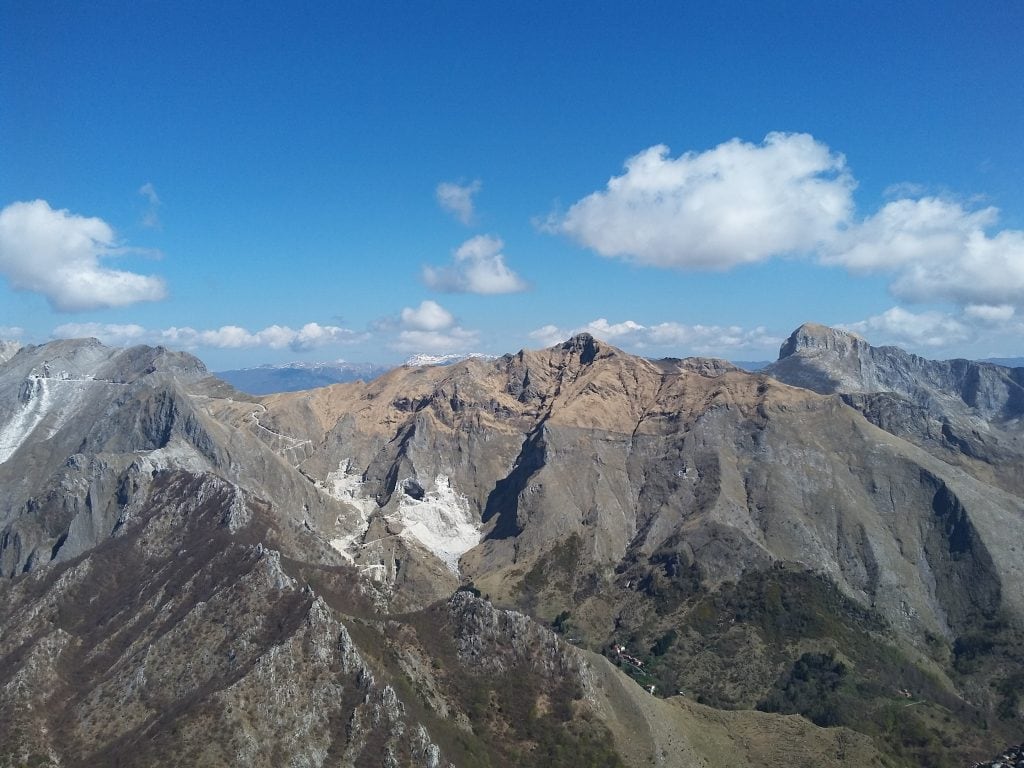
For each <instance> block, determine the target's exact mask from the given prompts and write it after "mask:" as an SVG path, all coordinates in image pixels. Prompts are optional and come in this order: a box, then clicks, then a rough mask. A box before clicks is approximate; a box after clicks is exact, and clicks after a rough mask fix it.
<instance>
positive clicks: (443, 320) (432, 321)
mask: <svg viewBox="0 0 1024 768" xmlns="http://www.w3.org/2000/svg"><path fill="white" fill-rule="evenodd" d="M401 317H402V324H403V325H405V326H406V327H408V328H411V329H413V330H418V331H440V330H443V329H445V328H449V327H451V326H452V325H453V324H454V323H455V318H454V317H452V313H451V312H449V311H448V310H447V309H445V308H444V307H442V306H441V305H440V304H438V303H437V302H436V301H431V300H430V299H427V300H426V301H423V302H421V303H420V305H419V306H418V307H416V308H415V309H413V308H412V307H405V308H404V309H403V310H402V314H401Z"/></svg>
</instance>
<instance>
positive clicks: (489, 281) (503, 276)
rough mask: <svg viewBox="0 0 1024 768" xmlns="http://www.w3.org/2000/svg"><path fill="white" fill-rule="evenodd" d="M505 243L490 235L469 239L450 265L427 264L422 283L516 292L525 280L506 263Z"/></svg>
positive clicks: (461, 289) (452, 290)
mask: <svg viewBox="0 0 1024 768" xmlns="http://www.w3.org/2000/svg"><path fill="white" fill-rule="evenodd" d="M504 247H505V243H504V242H502V241H501V239H500V238H497V237H492V236H490V235H478V236H477V237H473V238H470V239H469V240H467V241H466V242H464V243H463V244H462V245H460V246H459V248H458V249H457V250H456V251H455V263H454V264H452V265H451V266H450V267H424V268H423V282H425V283H426V284H427V286H429V287H430V288H433V289H434V290H437V291H445V292H448V293H480V294H497V293H517V292H519V291H525V290H526V288H527V287H528V286H527V284H526V282H525V281H524V280H523V279H522V278H520V277H519V275H517V274H516V273H515V272H513V271H512V270H511V269H509V268H508V266H507V265H506V264H505V256H504V254H502V252H501V251H502V249H503V248H504Z"/></svg>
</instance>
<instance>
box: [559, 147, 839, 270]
mask: <svg viewBox="0 0 1024 768" xmlns="http://www.w3.org/2000/svg"><path fill="white" fill-rule="evenodd" d="M668 152H669V149H668V147H666V146H664V145H657V146H654V147H651V148H649V149H647V150H644V151H643V152H641V153H639V154H638V155H635V156H633V157H631V158H630V159H629V160H627V161H626V166H625V173H623V174H622V175H621V176H616V177H613V178H612V179H611V180H610V181H609V182H608V185H607V188H606V189H605V190H603V191H599V192H594V193H593V194H591V195H588V196H587V197H585V198H583V199H582V200H580V201H578V202H577V203H576V204H575V205H573V206H572V207H571V208H569V210H568V212H567V213H566V214H565V215H564V216H561V217H558V216H554V217H552V218H551V219H549V221H548V223H547V226H548V228H549V229H551V230H554V231H557V232H562V233H564V234H567V235H569V236H570V237H572V238H574V239H575V240H577V241H578V242H579V243H581V244H583V245H585V246H587V247H589V248H592V249H594V250H595V251H597V252H598V253H599V254H601V255H602V256H608V257H620V258H624V259H627V260H629V261H634V262H637V263H640V264H647V265H652V266H659V267H676V268H681V269H728V268H730V267H733V266H736V265H738V264H744V263H751V262H758V261H763V260H765V259H768V258H770V257H772V256H776V255H784V254H792V253H802V252H809V251H811V250H813V249H814V248H815V247H817V246H818V245H819V244H820V243H822V242H825V241H828V240H830V239H832V238H833V237H834V235H835V232H836V230H837V228H839V227H841V226H843V225H845V223H846V222H847V221H848V220H849V219H850V216H851V214H852V211H853V201H852V196H851V192H852V190H853V188H854V186H855V185H854V182H853V179H852V177H851V176H850V174H849V173H848V172H847V170H846V161H845V159H844V158H843V156H842V155H839V154H835V153H833V152H832V151H831V150H830V149H829V148H828V147H827V146H826V145H825V144H822V143H820V142H818V141H815V139H814V138H813V137H812V136H809V135H807V134H787V133H770V134H768V136H767V137H766V138H765V140H764V142H762V143H761V144H759V145H755V144H750V143H747V142H743V141H740V140H739V139H733V140H731V141H728V142H725V143H724V144H720V145H719V146H717V147H715V148H714V149H711V150H708V151H706V152H701V153H692V152H690V153H687V154H684V155H682V156H681V157H678V158H671V157H669V156H668Z"/></svg>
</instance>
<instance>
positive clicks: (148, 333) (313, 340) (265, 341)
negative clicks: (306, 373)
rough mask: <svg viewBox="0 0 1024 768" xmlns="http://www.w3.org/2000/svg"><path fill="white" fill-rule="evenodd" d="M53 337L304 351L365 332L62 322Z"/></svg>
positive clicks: (312, 327) (313, 327) (311, 326)
mask: <svg viewBox="0 0 1024 768" xmlns="http://www.w3.org/2000/svg"><path fill="white" fill-rule="evenodd" d="M52 335H53V336H54V337H55V338H80V337H94V338H97V339H99V340H100V341H102V342H104V343H105V344H110V345H112V346H126V345H131V344H167V345H170V346H174V347H182V348H184V349H204V348H205V349H245V348H256V347H266V348H268V349H285V348H287V349H291V350H292V351H293V352H304V351H307V350H310V349H316V348H319V347H326V346H333V345H339V344H355V343H358V342H360V341H365V340H366V339H367V338H368V336H367V334H365V333H359V332H356V331H351V330H348V329H347V328H341V327H338V326H335V325H320V324H319V323H306V324H305V325H303V326H302V327H301V328H297V329H293V328H290V327H289V326H287V325H270V326H267V327H266V328H263V329H262V330H259V331H249V330H248V329H246V328H243V327H241V326H238V325H224V326H221V327H220V328H213V329H207V330H202V329H196V328H192V327H189V326H183V327H178V326H171V327H170V328H164V329H148V328H145V327H143V326H141V325H136V324H123V325H122V324H114V323H65V324H64V325H61V326H58V327H57V328H55V329H54V330H53V334H52Z"/></svg>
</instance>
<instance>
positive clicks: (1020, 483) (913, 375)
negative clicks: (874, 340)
mask: <svg viewBox="0 0 1024 768" xmlns="http://www.w3.org/2000/svg"><path fill="white" fill-rule="evenodd" d="M764 372H765V373H767V374H768V375H770V376H772V377H774V378H776V379H778V380H779V381H784V382H786V383H788V384H792V385H794V386H800V387H805V388H807V389H811V390H814V391H815V392H820V393H822V394H834V393H835V394H842V395H843V397H844V399H845V400H846V402H848V403H849V404H850V405H852V406H853V407H855V408H857V409H858V410H859V411H861V412H862V413H863V414H864V415H865V416H866V417H867V418H868V419H869V420H870V421H872V422H873V423H875V424H877V425H878V426H880V427H882V428H883V429H885V430H886V431H888V432H891V433H893V434H896V435H899V436H900V437H903V438H905V439H907V440H910V441H911V442H913V443H915V444H917V445H919V446H921V447H922V448H924V449H925V450H927V451H929V452H931V453H933V454H934V455H936V456H938V457H939V458H941V459H942V460H944V461H947V462H953V463H955V464H957V465H958V466H961V467H963V468H964V469H966V470H967V471H969V472H971V473H972V474H974V475H975V476H977V477H979V478H981V479H982V480H985V481H986V482H992V483H996V484H998V485H999V486H1001V487H1002V488H1005V489H1007V490H1009V491H1011V492H1013V493H1015V494H1017V495H1020V494H1021V493H1024V479H1022V477H1021V474H1020V472H1018V471H1017V469H1016V468H1017V467H1019V466H1020V463H1021V461H1022V460H1024V368H1006V367H1003V366H1000V365H994V364H991V363H984V362H975V361H971V360H943V361H935V360H926V359H924V358H921V357H918V356H916V355H911V354H909V353H907V352H904V351H903V350H901V349H898V348H896V347H872V346H871V345H869V344H868V343H867V342H865V341H864V340H863V339H861V338H859V337H857V336H856V335H854V334H851V333H847V332H845V331H841V330H836V329H833V328H826V327H825V326H820V325H814V324H810V323H809V324H805V325H802V326H800V328H798V329H797V330H795V331H794V332H793V334H792V335H791V336H790V337H789V339H788V340H787V341H786V342H785V343H784V344H783V345H782V349H781V350H780V353H779V360H778V361H777V362H775V363H773V364H772V365H770V366H768V367H767V368H765V369H764Z"/></svg>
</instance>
